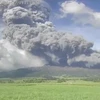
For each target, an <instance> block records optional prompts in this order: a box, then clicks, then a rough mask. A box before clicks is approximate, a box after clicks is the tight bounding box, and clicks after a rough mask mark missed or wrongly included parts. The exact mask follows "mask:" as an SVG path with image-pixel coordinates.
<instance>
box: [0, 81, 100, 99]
mask: <svg viewBox="0 0 100 100" xmlns="http://www.w3.org/2000/svg"><path fill="white" fill-rule="evenodd" d="M0 100H100V83H98V82H86V81H76V82H74V81H73V82H71V81H69V82H65V83H54V82H50V83H47V82H45V83H4V84H2V83H0Z"/></svg>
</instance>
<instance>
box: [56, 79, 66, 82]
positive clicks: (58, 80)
mask: <svg viewBox="0 0 100 100" xmlns="http://www.w3.org/2000/svg"><path fill="white" fill-rule="evenodd" d="M62 82H66V79H64V78H59V79H57V83H62Z"/></svg>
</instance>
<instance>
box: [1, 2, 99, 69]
mask: <svg viewBox="0 0 100 100" xmlns="http://www.w3.org/2000/svg"><path fill="white" fill-rule="evenodd" d="M0 16H1V17H2V19H3V21H4V23H5V28H4V30H3V39H2V40H1V41H0V69H2V70H9V69H10V70H11V69H18V68H23V67H25V68H26V67H42V66H45V65H50V66H74V67H87V68H96V67H99V65H100V53H99V52H96V51H93V50H92V49H91V48H92V47H93V43H91V42H88V41H86V40H85V39H84V38H83V37H82V36H75V35H73V34H71V33H63V32H58V31H57V30H56V29H55V27H54V26H53V24H52V22H50V21H49V17H50V7H49V5H48V4H47V3H46V2H45V1H43V0H30V1H29V0H9V1H8V0H1V1H0Z"/></svg>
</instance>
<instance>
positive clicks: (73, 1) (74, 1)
mask: <svg viewBox="0 0 100 100" xmlns="http://www.w3.org/2000/svg"><path fill="white" fill-rule="evenodd" d="M46 1H47V2H48V3H49V5H50V6H51V9H52V15H51V18H50V20H51V21H52V22H53V23H54V25H55V27H56V28H57V29H58V30H60V31H67V32H71V33H73V34H79V35H83V36H84V37H85V38H86V39H87V40H89V41H92V42H94V44H95V45H94V49H98V50H100V44H99V43H100V0H46Z"/></svg>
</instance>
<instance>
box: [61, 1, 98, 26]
mask: <svg viewBox="0 0 100 100" xmlns="http://www.w3.org/2000/svg"><path fill="white" fill-rule="evenodd" d="M60 6H61V8H60V12H61V13H62V15H61V16H60V17H61V18H64V17H67V16H68V15H72V20H73V21H74V22H75V23H77V24H81V25H92V26H94V27H100V12H96V11H94V10H93V9H91V8H89V7H87V6H86V5H85V4H84V3H79V2H77V1H65V2H63V3H62V4H61V5H60Z"/></svg>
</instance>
